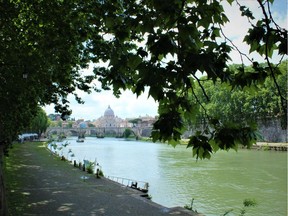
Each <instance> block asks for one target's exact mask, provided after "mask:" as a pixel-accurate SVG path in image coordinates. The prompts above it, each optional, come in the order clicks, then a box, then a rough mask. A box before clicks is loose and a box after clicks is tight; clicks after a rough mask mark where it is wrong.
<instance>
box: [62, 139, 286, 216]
mask: <svg viewBox="0 0 288 216" xmlns="http://www.w3.org/2000/svg"><path fill="white" fill-rule="evenodd" d="M66 141H68V142H69V146H68V147H67V148H66V150H67V151H68V149H71V150H72V152H73V153H74V155H75V157H74V158H73V159H76V160H78V161H80V160H83V159H86V160H91V161H95V160H96V161H97V162H98V163H99V164H100V165H101V166H102V169H103V172H104V174H105V175H108V176H118V177H124V178H131V179H136V180H141V181H147V182H149V185H150V187H149V194H150V195H151V196H152V201H154V202H156V203H159V204H161V205H164V206H167V207H175V206H182V207H183V206H184V205H189V204H191V200H192V199H194V202H193V209H196V210H197V211H198V212H201V213H203V214H205V215H207V216H209V215H213V216H214V215H223V214H224V213H225V212H226V211H229V210H232V209H233V211H231V213H229V214H228V215H240V209H241V207H242V206H243V200H244V199H253V200H255V201H256V202H257V205H256V206H255V207H249V208H247V211H246V214H245V215H247V216H249V215H253V216H254V215H256V216H257V215H259V216H260V215H261V216H262V215H273V216H286V215H287V152H275V151H257V150H239V151H238V152H235V151H229V152H224V151H220V152H217V153H216V154H215V155H213V156H212V158H211V159H210V160H198V161H196V160H195V158H193V157H192V151H191V149H186V147H185V146H177V147H176V148H173V147H171V146H168V145H166V144H157V143H150V142H136V141H125V140H119V139H113V138H104V139H97V138H86V140H85V142H84V143H77V142H76V138H70V139H68V140H66ZM66 141H65V142H66ZM66 150H65V151H66ZM65 151H64V155H65V154H67V151H66V152H65Z"/></svg>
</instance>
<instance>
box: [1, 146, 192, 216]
mask: <svg viewBox="0 0 288 216" xmlns="http://www.w3.org/2000/svg"><path fill="white" fill-rule="evenodd" d="M9 154H10V157H8V158H6V159H5V164H6V167H5V175H4V176H5V182H6V196H7V202H8V211H9V215H12V216H17V215H19V216H20V215H21V216H22V215H49V216H50V215H53V216H57V215H76V216H82V215H83V216H84V215H85V216H88V215H111V216H122V215H123V216H124V215H125V216H126V215H133V216H134V215H135V216H141V215H143V216H144V215H145V216H146V215H149V216H153V215H155V216H160V215H196V214H193V213H192V212H190V211H188V210H186V209H183V208H166V207H163V206H161V205H158V204H156V203H153V202H152V201H150V200H148V199H146V198H143V197H141V196H140V195H141V192H139V191H136V190H133V189H131V188H128V187H124V186H121V185H119V184H117V183H115V182H112V181H110V180H108V179H106V178H101V179H96V178H95V177H94V176H93V175H89V174H87V173H85V172H83V171H80V170H79V169H78V168H75V167H73V166H72V165H71V164H69V163H67V162H63V161H61V160H60V158H58V157H55V156H54V155H52V154H51V153H50V152H49V151H48V150H47V149H46V147H45V145H44V143H41V142H31V143H29V142H27V143H23V144H15V145H14V147H13V149H11V150H10V152H9ZM83 176H86V177H88V179H86V180H83Z"/></svg>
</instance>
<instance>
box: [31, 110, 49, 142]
mask: <svg viewBox="0 0 288 216" xmlns="http://www.w3.org/2000/svg"><path fill="white" fill-rule="evenodd" d="M48 126H49V121H48V117H47V115H46V113H45V111H44V110H43V109H42V108H40V107H39V108H38V110H37V114H36V116H35V117H34V118H33V119H32V122H31V125H30V131H31V132H34V133H37V134H38V137H39V138H40V137H41V134H42V133H44V132H45V131H46V130H47V128H48Z"/></svg>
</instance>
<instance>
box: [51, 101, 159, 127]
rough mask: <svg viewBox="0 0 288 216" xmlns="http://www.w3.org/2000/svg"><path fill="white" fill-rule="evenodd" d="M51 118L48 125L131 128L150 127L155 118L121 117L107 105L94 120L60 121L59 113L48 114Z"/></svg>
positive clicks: (72, 119)
mask: <svg viewBox="0 0 288 216" xmlns="http://www.w3.org/2000/svg"><path fill="white" fill-rule="evenodd" d="M48 117H49V119H50V120H51V123H50V127H61V128H88V127H97V128H131V127H135V126H137V127H152V126H153V123H154V122H155V121H156V120H157V117H156V116H154V117H152V116H148V115H146V116H139V117H135V118H126V119H122V118H121V117H118V116H117V115H115V113H114V111H113V109H112V108H111V107H110V105H109V106H108V108H107V109H106V110H105V111H104V114H103V116H101V117H99V118H98V119H96V120H85V119H77V120H76V119H74V118H70V119H68V120H66V121H62V120H61V117H60V115H59V114H49V115H48Z"/></svg>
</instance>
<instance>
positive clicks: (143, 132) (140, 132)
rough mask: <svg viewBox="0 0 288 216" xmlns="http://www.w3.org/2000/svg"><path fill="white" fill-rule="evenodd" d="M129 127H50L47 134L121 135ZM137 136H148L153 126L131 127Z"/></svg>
mask: <svg viewBox="0 0 288 216" xmlns="http://www.w3.org/2000/svg"><path fill="white" fill-rule="evenodd" d="M125 129H127V127H89V128H61V127H49V128H47V130H46V133H45V135H46V136H49V135H51V134H57V135H60V134H64V135H65V136H82V135H85V136H113V137H120V136H122V135H123V133H124V131H125ZM128 129H130V130H132V131H133V133H134V135H135V136H138V137H143V136H144V137H148V136H150V135H151V131H152V127H129V128H128Z"/></svg>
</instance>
